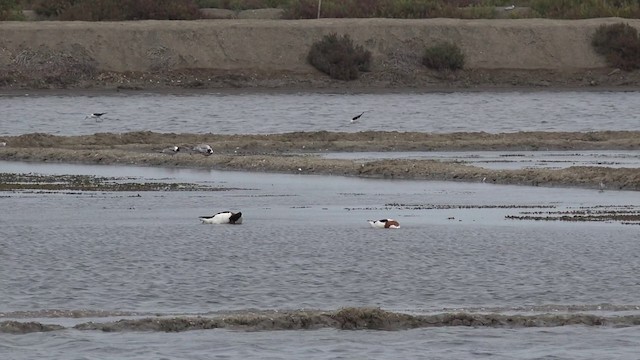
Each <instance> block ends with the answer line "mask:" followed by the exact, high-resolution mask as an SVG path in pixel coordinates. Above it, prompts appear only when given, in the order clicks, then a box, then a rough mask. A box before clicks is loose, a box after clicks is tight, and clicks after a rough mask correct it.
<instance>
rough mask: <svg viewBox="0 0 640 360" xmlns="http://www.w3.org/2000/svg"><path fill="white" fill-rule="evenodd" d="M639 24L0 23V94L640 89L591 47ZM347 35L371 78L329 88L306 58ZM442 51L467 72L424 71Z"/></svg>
mask: <svg viewBox="0 0 640 360" xmlns="http://www.w3.org/2000/svg"><path fill="white" fill-rule="evenodd" d="M617 22H626V23H629V24H630V25H632V26H635V27H637V28H640V20H630V19H617V18H608V19H589V20H548V19H518V20H507V19H505V20H459V19H425V20H399V19H319V20H254V19H233V20H199V21H135V22H99V23H92V22H50V21H43V22H4V23H3V24H2V26H1V27H0V87H4V88H24V87H26V88H65V87H85V88H116V87H120V88H140V89H156V88H175V87H188V88H223V87H265V88H304V89H314V88H389V87H421V88H426V89H428V88H434V89H439V88H450V87H453V88H473V87H492V86H498V87H512V86H524V87H545V86H561V87H562V86H567V87H583V86H615V87H619V86H627V87H636V86H638V85H640V72H638V71H636V72H622V71H615V69H610V68H607V66H606V63H605V61H604V59H603V57H601V56H599V55H597V54H596V53H595V52H594V50H593V49H592V47H591V44H590V38H591V35H592V34H593V33H594V31H595V29H596V28H597V27H598V26H599V25H601V24H611V23H617ZM332 32H336V33H338V34H349V35H350V36H351V37H352V39H353V40H354V41H355V42H356V43H357V44H362V45H363V46H364V47H365V48H366V49H367V50H369V51H371V53H372V56H373V63H372V71H371V72H369V73H364V74H363V75H362V76H361V78H360V79H359V80H356V81H353V82H341V81H334V80H331V79H329V78H328V76H326V75H324V74H321V73H319V72H318V71H317V70H315V69H314V68H313V67H311V66H310V65H309V64H308V63H307V61H306V56H307V53H308V51H309V48H310V47H311V45H312V44H313V42H315V41H317V40H319V39H321V37H322V36H323V35H325V34H329V33H332ZM441 40H448V41H453V42H455V43H456V44H458V45H459V46H460V47H461V49H462V50H463V52H464V53H465V55H466V70H463V71H460V72H456V73H448V74H443V73H438V72H433V71H429V70H427V69H426V68H425V67H424V66H422V65H421V63H420V62H421V55H422V52H423V51H424V49H425V47H427V46H429V45H431V44H433V43H434V42H437V41H441Z"/></svg>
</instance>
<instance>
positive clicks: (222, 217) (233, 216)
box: [199, 211, 242, 225]
mask: <svg viewBox="0 0 640 360" xmlns="http://www.w3.org/2000/svg"><path fill="white" fill-rule="evenodd" d="M199 218H200V221H202V223H203V224H236V225H237V224H242V213H241V212H237V213H234V212H231V211H222V212H219V213H217V214H214V215H211V216H200V217H199Z"/></svg>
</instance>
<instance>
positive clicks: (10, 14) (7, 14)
mask: <svg viewBox="0 0 640 360" xmlns="http://www.w3.org/2000/svg"><path fill="white" fill-rule="evenodd" d="M18 9H19V8H18V1H17V0H0V21H4V20H13V19H14V17H15V15H14V14H15V13H16V11H17V10H18Z"/></svg>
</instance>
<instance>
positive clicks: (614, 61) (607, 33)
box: [591, 23, 640, 70]
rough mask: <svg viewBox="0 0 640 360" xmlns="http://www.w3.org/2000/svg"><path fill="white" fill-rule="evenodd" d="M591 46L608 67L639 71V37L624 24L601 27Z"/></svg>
mask: <svg viewBox="0 0 640 360" xmlns="http://www.w3.org/2000/svg"><path fill="white" fill-rule="evenodd" d="M591 45H593V47H594V49H595V50H596V52H597V53H598V54H601V55H604V56H605V57H606V59H607V62H608V63H609V65H610V66H612V67H616V68H620V69H623V70H633V69H640V37H639V36H638V30H636V29H635V28H634V27H633V26H630V25H629V24H624V23H618V24H611V25H601V26H599V27H598V29H596V32H595V34H594V35H593V38H592V39H591Z"/></svg>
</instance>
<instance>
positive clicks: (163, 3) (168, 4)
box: [34, 0, 200, 21]
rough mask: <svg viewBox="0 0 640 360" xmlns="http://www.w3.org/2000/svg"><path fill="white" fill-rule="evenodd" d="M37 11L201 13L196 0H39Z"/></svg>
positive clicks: (144, 15)
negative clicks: (124, 0)
mask: <svg viewBox="0 0 640 360" xmlns="http://www.w3.org/2000/svg"><path fill="white" fill-rule="evenodd" d="M34 10H35V12H36V13H37V14H38V15H41V16H44V17H47V18H52V19H57V20H83V21H122V20H146V19H155V20H193V19H198V18H199V17H200V13H199V11H198V6H197V5H196V3H195V1H194V0H130V1H126V2H123V1H121V0H40V2H39V3H37V4H35V5H34Z"/></svg>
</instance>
